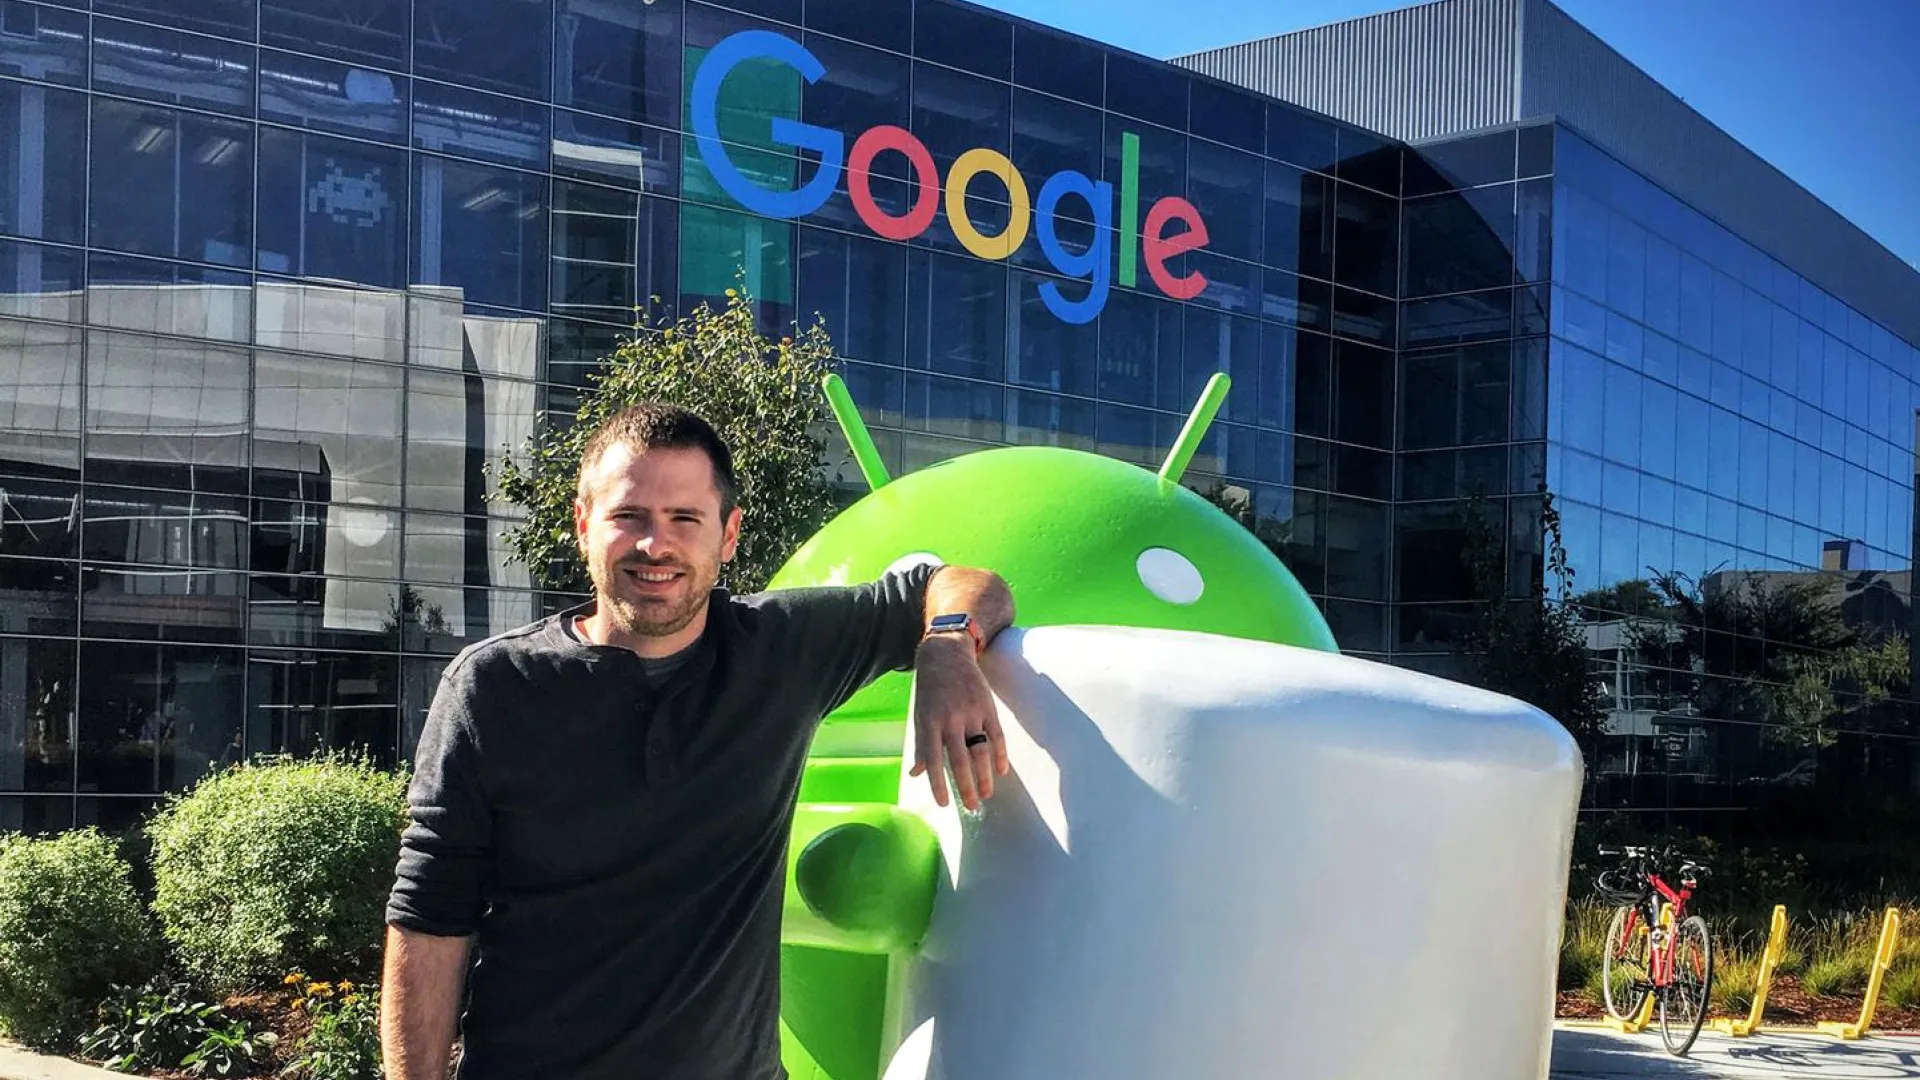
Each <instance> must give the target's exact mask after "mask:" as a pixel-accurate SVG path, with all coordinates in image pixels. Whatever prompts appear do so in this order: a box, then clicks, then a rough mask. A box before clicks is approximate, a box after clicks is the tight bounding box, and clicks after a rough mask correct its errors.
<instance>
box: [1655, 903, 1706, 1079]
mask: <svg viewBox="0 0 1920 1080" xmlns="http://www.w3.org/2000/svg"><path fill="white" fill-rule="evenodd" d="M1712 994H1713V943H1712V942H1711V941H1709V940H1708V937H1707V921H1706V920H1705V919H1702V918H1701V917H1700V916H1698V915H1692V916H1689V917H1688V918H1687V921H1686V922H1683V923H1681V924H1680V925H1679V927H1678V928H1677V929H1675V931H1674V939H1673V982H1672V984H1671V985H1669V986H1668V987H1667V988H1666V990H1665V992H1664V993H1662V994H1661V995H1660V1037H1661V1038H1662V1039H1664V1040H1665V1041H1666V1044H1667V1049H1668V1050H1669V1051H1670V1052H1672V1053H1673V1054H1674V1056H1676V1057H1685V1056H1686V1055H1687V1051H1688V1050H1691V1049H1693V1041H1694V1040H1695V1039H1697V1038H1699V1037H1700V1025H1701V1024H1703V1023H1705V1022H1706V1019H1707V1000H1708V998H1709V997H1710V996H1711V995H1712Z"/></svg>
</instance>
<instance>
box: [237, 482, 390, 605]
mask: <svg viewBox="0 0 1920 1080" xmlns="http://www.w3.org/2000/svg"><path fill="white" fill-rule="evenodd" d="M290 479H291V478H289V477H286V476H285V475H284V474H277V473H275V474H262V475H259V476H256V477H255V478H254V489H255V490H256V491H258V492H265V493H271V494H280V493H283V492H284V493H286V494H296V495H297V494H300V491H299V489H298V488H297V487H295V486H294V485H293V484H291V483H289V482H288V481H289V480H290ZM249 559H250V560H251V566H252V569H253V572H254V579H255V580H256V581H258V580H259V579H260V578H261V577H262V576H263V575H268V574H271V575H276V576H280V577H310V576H317V575H322V574H334V575H341V576H346V575H351V576H354V577H366V578H397V577H399V576H400V513H399V512H398V511H391V510H380V509H376V508H374V507H372V506H369V505H367V504H366V503H365V502H354V503H349V502H346V501H344V500H342V501H337V502H336V501H332V500H331V499H330V498H329V496H328V494H327V493H326V492H319V493H317V494H316V495H315V496H314V498H313V499H312V500H310V501H305V502H281V501H278V500H269V499H264V498H259V499H255V500H254V502H253V531H252V535H251V538H250V555H249ZM274 588H276V589H278V590H279V591H280V592H282V593H283V594H285V595H289V596H291V595H294V594H295V593H297V592H298V591H299V590H300V589H302V588H307V589H319V588H320V586H318V585H305V586H302V585H298V584H296V583H293V582H286V581H279V582H275V583H274Z"/></svg>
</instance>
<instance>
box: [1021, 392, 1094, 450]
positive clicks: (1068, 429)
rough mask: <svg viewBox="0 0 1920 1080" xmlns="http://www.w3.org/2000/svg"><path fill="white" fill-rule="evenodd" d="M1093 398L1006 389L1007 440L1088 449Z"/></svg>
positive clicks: (1090, 440)
mask: <svg viewBox="0 0 1920 1080" xmlns="http://www.w3.org/2000/svg"><path fill="white" fill-rule="evenodd" d="M1093 413H1094V409H1093V402H1091V401H1088V400H1086V399H1084V398H1070V397H1061V396H1060V395H1058V394H1042V393H1039V392H1037V391H1033V390H1008V391H1007V441H1008V442H1010V443H1013V444H1015V445H1036V446H1066V447H1072V448H1073V449H1076V450H1087V451H1092V450H1093V448H1094V446H1095V442H1094V434H1093Z"/></svg>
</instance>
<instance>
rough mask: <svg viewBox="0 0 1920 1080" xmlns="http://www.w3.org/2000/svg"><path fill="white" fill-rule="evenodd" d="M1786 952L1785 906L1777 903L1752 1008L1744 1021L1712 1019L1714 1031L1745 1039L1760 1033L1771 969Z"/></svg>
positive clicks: (1761, 957) (1771, 980)
mask: <svg viewBox="0 0 1920 1080" xmlns="http://www.w3.org/2000/svg"><path fill="white" fill-rule="evenodd" d="M1786 951H1787V905H1785V904H1776V905H1775V906H1774V909H1773V926H1772V928H1771V929H1769V930H1768V931H1767V947H1766V949H1765V951H1763V952H1762V953H1761V954H1760V981H1759V983H1758V984H1757V985H1756V986H1755V987H1754V991H1753V1007H1752V1008H1750V1009H1748V1010H1747V1018H1746V1019H1745V1020H1732V1019H1728V1020H1715V1021H1714V1022H1713V1030H1715V1031H1718V1032H1721V1033H1723V1034H1727V1035H1731V1036H1733V1037H1734V1038H1736V1039H1744V1038H1746V1037H1747V1036H1749V1035H1751V1034H1753V1033H1754V1032H1756V1031H1759V1030H1760V1014H1761V1013H1763V1012H1765V1011H1766V1008H1767V991H1769V990H1771V989H1773V970H1774V968H1776V967H1778V966H1779V964H1780V958H1781V957H1782V956H1784V955H1786Z"/></svg>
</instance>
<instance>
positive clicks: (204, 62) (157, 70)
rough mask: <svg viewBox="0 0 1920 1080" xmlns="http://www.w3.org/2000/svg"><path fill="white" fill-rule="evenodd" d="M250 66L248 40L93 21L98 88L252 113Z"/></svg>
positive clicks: (251, 52) (165, 101) (168, 102)
mask: <svg viewBox="0 0 1920 1080" xmlns="http://www.w3.org/2000/svg"><path fill="white" fill-rule="evenodd" d="M248 36H249V37H251V36H252V27H251V25H249V26H248ZM253 66H254V50H253V48H252V47H251V46H247V45H238V44H234V43H232V42H227V41H221V40H219V39H218V38H209V37H201V36H199V35H198V34H181V33H177V32H175V31H172V30H162V29H160V28H159V27H157V26H145V25H142V24H140V23H130V22H120V21H118V20H115V19H96V20H95V21H94V24H93V86H94V89H96V90H106V91H110V92H112V93H116V94H125V95H126V96H128V97H137V98H144V99H146V100H148V101H157V102H160V103H162V104H165V105H190V106H193V107H195V108H201V109H212V110H215V111H217V112H226V113H233V114H235V115H238V116H251V115H253Z"/></svg>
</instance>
